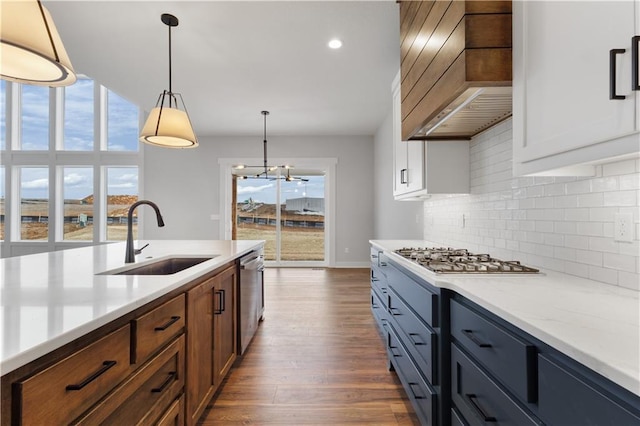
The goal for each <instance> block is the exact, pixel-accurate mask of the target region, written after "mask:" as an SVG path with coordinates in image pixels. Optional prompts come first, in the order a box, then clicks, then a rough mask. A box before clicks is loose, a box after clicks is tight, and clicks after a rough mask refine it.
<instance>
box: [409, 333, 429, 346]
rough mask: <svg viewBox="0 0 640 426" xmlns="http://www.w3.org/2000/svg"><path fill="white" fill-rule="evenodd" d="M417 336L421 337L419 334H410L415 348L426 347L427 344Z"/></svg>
mask: <svg viewBox="0 0 640 426" xmlns="http://www.w3.org/2000/svg"><path fill="white" fill-rule="evenodd" d="M415 336H420V335H419V334H417V333H409V339H411V343H413V344H414V346H420V345H426V343H424V342H421V341H420V340H418V339H416V338H415Z"/></svg>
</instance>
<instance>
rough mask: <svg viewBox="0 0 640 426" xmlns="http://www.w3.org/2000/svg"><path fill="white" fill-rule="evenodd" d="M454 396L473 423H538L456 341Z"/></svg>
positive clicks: (522, 425) (509, 425)
mask: <svg viewBox="0 0 640 426" xmlns="http://www.w3.org/2000/svg"><path fill="white" fill-rule="evenodd" d="M451 399H452V400H453V403H454V404H455V406H456V408H457V409H458V410H460V412H461V413H462V415H463V416H464V418H465V419H466V421H467V422H469V424H470V425H472V426H475V425H485V424H496V425H501V426H526V425H539V424H541V423H540V422H538V421H537V419H536V418H535V417H533V416H532V415H530V414H528V413H527V412H526V411H524V410H523V409H522V408H521V407H520V406H519V405H517V404H516V403H515V402H514V401H513V400H512V399H511V398H510V397H509V396H508V395H507V394H506V393H505V392H504V391H503V390H502V389H501V388H500V387H499V386H498V385H497V384H496V383H495V382H494V381H493V380H491V379H490V378H489V376H487V375H486V374H485V373H484V372H483V371H482V370H481V369H480V368H479V367H478V366H477V365H475V364H474V362H473V361H472V360H471V359H470V358H469V357H467V355H465V354H464V353H463V352H462V350H460V349H459V348H458V347H457V346H456V345H451Z"/></svg>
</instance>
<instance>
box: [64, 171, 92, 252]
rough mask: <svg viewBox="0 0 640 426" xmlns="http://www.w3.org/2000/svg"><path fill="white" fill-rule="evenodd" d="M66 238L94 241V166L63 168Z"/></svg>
mask: <svg viewBox="0 0 640 426" xmlns="http://www.w3.org/2000/svg"><path fill="white" fill-rule="evenodd" d="M62 176H63V191H64V198H63V213H62V225H63V226H62V228H63V233H62V235H63V239H64V240H75V241H93V206H94V202H93V201H94V197H93V168H91V167H65V168H64V169H63V173H62Z"/></svg>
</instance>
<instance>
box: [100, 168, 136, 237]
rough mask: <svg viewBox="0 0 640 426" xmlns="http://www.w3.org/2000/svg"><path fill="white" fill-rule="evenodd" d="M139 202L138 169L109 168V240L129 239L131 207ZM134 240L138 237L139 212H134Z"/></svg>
mask: <svg viewBox="0 0 640 426" xmlns="http://www.w3.org/2000/svg"><path fill="white" fill-rule="evenodd" d="M136 201H138V169H137V168H134V167H109V168H107V240H109V241H113V240H126V239H127V214H128V213H129V207H130V206H131V205H132V204H133V203H135V202H136ZM132 228H133V238H134V239H135V238H137V237H138V216H137V210H136V211H134V212H133V227H132Z"/></svg>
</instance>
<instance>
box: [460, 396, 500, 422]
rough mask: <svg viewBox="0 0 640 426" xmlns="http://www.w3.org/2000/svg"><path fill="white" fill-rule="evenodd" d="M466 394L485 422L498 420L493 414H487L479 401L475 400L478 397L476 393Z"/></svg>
mask: <svg viewBox="0 0 640 426" xmlns="http://www.w3.org/2000/svg"><path fill="white" fill-rule="evenodd" d="M464 396H466V397H467V400H469V403H470V404H471V406H472V407H473V409H474V410H475V411H476V414H477V415H478V416H479V417H480V418H481V419H482V420H484V421H485V422H492V423H494V422H497V420H496V418H495V417H493V416H488V415H487V414H485V412H484V411H483V410H482V408H481V407H480V405H478V403H477V402H476V401H475V400H476V398H478V397H477V396H476V394H474V393H466V394H465V395H464Z"/></svg>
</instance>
